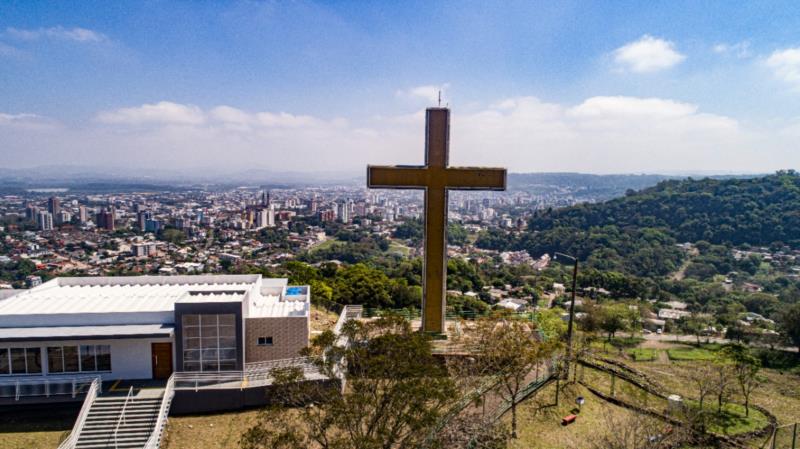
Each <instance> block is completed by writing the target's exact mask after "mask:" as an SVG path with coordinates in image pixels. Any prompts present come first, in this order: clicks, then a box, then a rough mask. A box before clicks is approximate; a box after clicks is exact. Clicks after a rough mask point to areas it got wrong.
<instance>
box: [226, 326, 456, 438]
mask: <svg viewBox="0 0 800 449" xmlns="http://www.w3.org/2000/svg"><path fill="white" fill-rule="evenodd" d="M343 335H344V336H346V337H347V338H348V339H349V341H350V342H352V344H351V345H349V346H347V347H340V346H337V345H336V341H337V337H336V336H334V335H333V333H332V332H330V331H327V332H325V333H323V334H321V335H320V336H318V337H317V338H315V339H314V341H313V342H312V346H311V347H310V348H308V350H307V351H306V353H307V354H309V355H310V356H311V357H313V358H314V359H315V360H316V363H317V366H318V367H319V369H320V370H321V371H322V372H323V373H324V374H327V375H329V376H331V377H334V376H335V374H336V372H337V369H338V366H339V365H338V364H337V361H339V360H346V361H347V367H348V368H347V370H348V373H347V388H346V389H345V390H344V393H341V392H340V391H339V389H338V388H328V389H324V387H320V386H319V385H320V384H318V383H311V382H305V383H299V382H298V381H299V380H301V379H302V377H299V378H298V377H295V378H294V379H292V381H291V382H290V384H291V385H293V387H292V388H289V389H288V391H286V392H285V393H286V394H288V396H287V397H286V400H285V401H284V402H287V403H289V404H296V405H300V404H309V402H312V404H313V405H309V406H306V407H303V408H300V409H296V413H298V414H299V415H300V416H299V419H297V420H294V421H295V422H294V423H292V424H287V423H286V422H285V419H275V416H269V415H265V416H264V418H263V419H260V420H259V421H258V423H257V424H256V425H255V426H253V427H252V428H251V429H249V430H248V431H247V432H246V433H245V435H244V436H243V437H242V439H241V441H240V445H241V446H242V448H243V449H262V448H264V449H266V448H271V447H273V446H272V445H275V447H278V448H281V449H283V448H284V447H286V448H288V447H307V448H320V449H346V448H356V449H399V448H411V447H418V446H419V445H420V444H421V443H422V442H423V441H424V439H425V438H426V437H427V435H428V433H429V432H430V431H431V430H432V429H433V426H434V425H435V424H436V423H437V422H438V421H439V419H440V418H441V417H442V415H443V413H444V412H445V411H446V410H447V409H448V408H449V407H450V406H452V404H453V403H454V402H455V401H456V400H457V399H458V395H457V391H456V389H455V386H454V382H453V379H452V378H451V377H449V376H448V375H447V371H446V369H445V368H444V367H443V366H442V364H441V363H439V362H438V361H437V360H436V359H435V358H434V356H433V355H432V354H431V345H430V337H429V336H427V335H425V334H422V333H419V332H414V331H412V330H411V327H410V325H409V323H408V322H406V321H405V320H404V319H402V318H399V317H384V318H379V319H377V320H374V321H370V322H359V321H355V320H353V321H349V322H348V323H347V324H346V325H345V326H344V329H343ZM282 410H283V412H284V413H285V412H286V409H285V408H284V409H282ZM268 418H272V419H268ZM277 443H280V444H283V446H281V445H279V444H277Z"/></svg>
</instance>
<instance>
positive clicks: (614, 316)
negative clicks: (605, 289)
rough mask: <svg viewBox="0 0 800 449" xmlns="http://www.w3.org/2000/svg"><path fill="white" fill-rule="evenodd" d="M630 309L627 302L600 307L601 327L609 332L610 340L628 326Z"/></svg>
mask: <svg viewBox="0 0 800 449" xmlns="http://www.w3.org/2000/svg"><path fill="white" fill-rule="evenodd" d="M629 314H630V311H629V309H628V306H627V305H625V304H612V305H607V306H603V307H601V308H600V323H599V324H600V329H602V330H603V331H605V332H606V333H607V334H608V341H611V338H613V337H614V334H616V333H617V332H619V331H622V330H625V329H627V327H628V318H629Z"/></svg>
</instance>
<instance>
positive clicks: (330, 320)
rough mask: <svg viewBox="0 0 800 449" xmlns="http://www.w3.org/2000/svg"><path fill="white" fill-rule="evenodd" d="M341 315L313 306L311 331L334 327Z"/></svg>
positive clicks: (322, 330) (321, 330)
mask: <svg viewBox="0 0 800 449" xmlns="http://www.w3.org/2000/svg"><path fill="white" fill-rule="evenodd" d="M338 319H339V315H337V314H335V313H333V312H331V311H329V310H325V309H323V308H321V307H317V306H313V305H312V306H311V332H324V331H326V330H328V329H333V327H334V326H336V321H337V320H338Z"/></svg>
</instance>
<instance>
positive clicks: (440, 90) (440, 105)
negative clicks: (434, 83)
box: [439, 89, 442, 108]
mask: <svg viewBox="0 0 800 449" xmlns="http://www.w3.org/2000/svg"><path fill="white" fill-rule="evenodd" d="M439 107H440V108H441V107H442V89H439Z"/></svg>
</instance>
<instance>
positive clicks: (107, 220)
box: [95, 207, 115, 231]
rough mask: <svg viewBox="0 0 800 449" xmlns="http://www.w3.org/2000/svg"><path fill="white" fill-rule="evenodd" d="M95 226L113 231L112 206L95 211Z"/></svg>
mask: <svg viewBox="0 0 800 449" xmlns="http://www.w3.org/2000/svg"><path fill="white" fill-rule="evenodd" d="M95 222H96V224H97V227H98V228H100V229H105V230H107V231H113V230H114V229H115V228H114V208H113V207H112V208H111V209H110V210H106V209H103V210H101V211H100V212H98V213H97V216H96V217H95Z"/></svg>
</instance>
